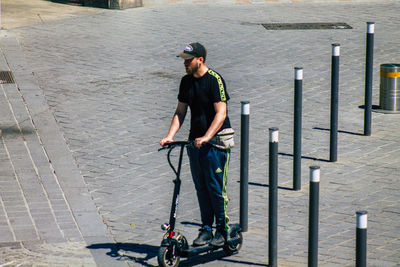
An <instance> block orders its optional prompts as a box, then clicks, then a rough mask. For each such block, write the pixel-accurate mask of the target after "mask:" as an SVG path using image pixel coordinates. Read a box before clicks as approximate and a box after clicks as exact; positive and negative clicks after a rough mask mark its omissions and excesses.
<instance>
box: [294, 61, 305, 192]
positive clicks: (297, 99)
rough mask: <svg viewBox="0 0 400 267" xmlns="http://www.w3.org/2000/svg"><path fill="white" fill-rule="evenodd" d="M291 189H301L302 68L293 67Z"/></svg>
mask: <svg viewBox="0 0 400 267" xmlns="http://www.w3.org/2000/svg"><path fill="white" fill-rule="evenodd" d="M294 70H295V80H294V127H293V128H294V135H293V139H294V140H293V189H294V190H296V191H297V190H300V189H301V115H302V91H303V88H302V86H303V68H297V67H296V68H294Z"/></svg>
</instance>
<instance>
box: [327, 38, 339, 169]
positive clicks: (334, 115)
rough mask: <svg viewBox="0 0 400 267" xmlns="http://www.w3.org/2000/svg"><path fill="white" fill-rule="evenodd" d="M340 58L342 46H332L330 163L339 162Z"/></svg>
mask: <svg viewBox="0 0 400 267" xmlns="http://www.w3.org/2000/svg"><path fill="white" fill-rule="evenodd" d="M339 56H340V44H332V74H331V129H330V150H329V161H330V162H336V161H337V136H338V113H339V111H338V106H339Z"/></svg>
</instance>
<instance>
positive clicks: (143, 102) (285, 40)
mask: <svg viewBox="0 0 400 267" xmlns="http://www.w3.org/2000/svg"><path fill="white" fill-rule="evenodd" d="M399 7H400V6H399V3H398V2H396V1H388V2H382V3H377V2H371V3H332V4H327V3H323V4H321V3H318V4H316V3H315V4H274V5H268V4H264V3H258V4H254V5H236V4H235V5H234V4H231V3H226V4H218V5H214V4H210V3H204V4H202V5H196V4H193V5H192V4H171V5H164V6H156V7H151V8H139V9H131V10H124V11H109V12H104V13H97V14H93V15H89V16H83V17H78V18H74V19H66V20H62V21H55V22H52V23H45V24H37V25H31V26H27V27H22V28H18V29H14V30H10V31H7V33H6V36H4V37H3V38H2V40H1V41H2V42H1V43H2V44H4V45H3V46H2V51H3V54H4V57H5V58H6V59H7V64H6V65H5V66H10V69H11V70H13V71H14V72H15V73H16V78H17V82H18V79H23V80H31V79H32V78H33V80H34V81H35V83H36V82H37V84H38V86H39V88H40V90H37V87H36V88H35V86H34V84H35V83H33V82H29V83H28V82H26V84H27V86H26V87H25V88H24V87H23V86H21V87H20V88H19V89H20V90H19V91H20V93H21V94H22V96H23V97H24V100H25V103H26V107H27V110H28V111H29V114H30V115H31V118H32V119H33V121H34V125H35V127H36V130H35V131H36V134H37V135H38V136H39V137H40V138H39V140H41V141H40V142H39V143H40V144H41V145H42V146H43V147H44V149H45V151H46V155H47V156H48V157H49V159H51V163H52V166H53V168H54V170H55V172H56V174H57V177H58V176H59V177H60V179H59V185H60V188H62V190H63V192H64V194H65V202H66V203H69V206H70V209H71V212H72V213H74V211H75V209H77V210H76V211H77V213H76V214H80V212H85V211H94V210H96V212H97V211H98V213H99V214H100V216H99V218H98V220H97V222H98V223H99V224H100V225H101V224H102V222H104V224H103V225H102V226H103V227H104V228H102V227H101V226H100V225H99V224H94V226H95V229H94V230H95V231H99V230H100V231H104V232H108V233H110V236H107V235H104V236H103V237H104V238H102V237H99V236H90V234H88V235H85V234H84V232H85V231H83V232H82V236H83V239H84V240H85V241H86V242H87V243H88V244H90V246H89V248H91V250H92V253H93V255H94V258H95V259H96V260H97V261H96V262H97V263H98V262H102V261H103V260H111V261H112V262H113V263H116V264H119V263H122V264H128V265H130V266H141V265H144V266H154V265H156V264H157V260H156V255H157V251H158V246H159V243H160V241H161V237H162V231H161V230H160V228H159V227H160V224H161V223H163V222H165V221H166V220H167V219H168V217H169V205H170V201H171V192H172V182H171V180H172V178H173V177H172V176H173V175H172V171H170V169H169V166H168V164H167V163H166V160H165V155H164V153H160V152H157V149H158V141H159V139H160V138H162V136H163V134H164V133H166V131H167V130H168V127H169V124H170V119H171V116H172V113H173V110H174V108H175V106H176V95H177V92H178V84H179V80H180V77H181V76H182V75H183V74H184V73H183V71H184V69H183V65H182V62H181V61H179V60H177V59H176V57H175V55H176V54H177V53H179V51H180V50H181V49H182V48H183V47H184V45H185V44H187V43H189V42H192V41H200V42H202V43H203V44H204V45H205V46H206V47H207V48H208V52H209V56H208V59H207V62H208V63H209V66H211V67H213V68H215V69H216V70H217V71H219V72H220V73H221V74H222V75H223V77H224V78H225V80H226V81H227V85H228V90H229V93H230V95H231V100H230V103H229V112H230V118H231V121H232V124H233V127H234V128H235V129H237V133H238V136H237V141H238V142H237V148H235V149H234V150H233V151H232V158H231V163H230V171H229V182H228V195H229V197H230V200H231V202H230V206H229V212H228V213H229V215H230V217H231V221H232V222H237V221H238V202H239V193H238V192H239V183H238V180H239V166H240V163H239V156H240V153H239V149H238V148H239V147H240V142H239V140H240V131H239V129H240V101H243V100H249V101H250V111H251V115H250V116H251V117H250V173H249V178H250V182H251V183H250V184H249V231H248V232H247V233H245V235H244V236H245V241H244V246H243V248H242V251H241V252H240V253H239V254H237V255H234V256H232V257H223V255H221V254H220V253H219V252H217V253H212V254H210V255H207V256H205V257H197V258H194V259H190V260H184V261H183V262H182V263H183V266H192V265H204V266H232V265H241V266H252V265H253V266H254V265H256V266H266V265H267V263H268V262H267V260H268V255H267V250H268V249H267V244H268V236H267V229H268V228H267V227H268V225H267V222H268V218H267V214H268V212H267V207H268V177H267V173H268V141H267V140H268V136H267V133H268V128H269V127H279V129H280V143H279V152H280V153H281V154H280V155H279V185H280V186H282V187H286V188H289V189H290V188H291V185H292V169H291V168H292V139H293V138H292V134H293V129H292V127H293V77H294V67H296V66H302V67H303V68H304V83H303V88H304V95H303V100H304V102H303V156H304V159H303V160H302V190H301V191H299V192H294V191H292V190H284V189H282V190H279V212H278V216H279V217H278V230H279V243H278V249H279V251H278V262H279V265H280V266H305V265H306V264H307V233H308V232H307V231H308V230H307V216H308V194H309V190H308V167H309V166H310V165H320V166H321V200H320V208H321V213H320V241H321V244H320V251H319V252H320V255H319V260H320V264H321V265H322V266H353V265H354V255H355V249H354V244H355V212H356V211H357V210H361V209H362V210H364V209H365V210H368V214H369V229H368V238H369V239H368V240H369V251H368V262H369V265H370V266H396V265H397V264H398V262H400V258H399V255H400V243H399V240H398V238H399V235H400V233H399V230H398V229H400V225H399V221H400V220H399V213H398V209H397V208H396V207H397V206H398V205H397V204H398V200H399V197H400V195H399V194H398V193H397V192H398V191H399V190H398V189H399V175H398V174H399V173H400V172H399V171H400V170H399V166H400V165H399V164H400V156H399V154H398V152H399V147H400V146H399V142H400V141H399V138H398V131H399V129H400V121H399V119H400V117H399V115H396V114H380V113H373V114H372V125H373V131H372V136H370V137H365V136H362V129H363V121H362V120H363V119H362V118H363V109H361V108H360V106H361V105H362V104H363V90H364V61H365V30H366V22H367V21H375V23H376V27H375V31H376V34H375V61H374V83H373V103H374V104H376V103H378V96H379V64H382V63H387V62H395V61H400V58H399V57H398V53H397V52H396V47H398V46H399V44H400V38H399V37H398V36H400V33H399V32H398V28H399V27H395V26H396V25H397V24H398V23H397V22H396V21H397V19H396V18H397V17H398V14H397V13H398V12H397V10H398V9H399ZM221 14H222V15H221ZM272 22H281V23H293V22H298V23H302V22H346V23H348V24H349V25H351V26H352V28H353V29H350V30H307V31H306V30H294V31H268V30H266V29H265V28H264V27H262V26H261V24H262V23H272ZM332 43H340V44H341V59H340V74H341V76H340V89H339V90H340V98H339V129H340V132H339V146H338V152H339V154H338V162H336V163H330V162H328V161H327V159H328V156H329V143H328V142H329V95H330V60H331V54H330V53H331V44H332ZM7 47H8V48H7ZM20 51H23V54H24V60H25V62H24V63H21V62H19V61H18V60H17V61H15V60H13V59H15V58H18V57H20V55H21V53H20ZM18 73H19V74H18ZM17 74H18V75H19V76H18V75H17ZM19 77H20V78H19ZM24 83H25V82H24ZM3 88H4V87H3ZM8 89H10V88H8ZM8 89H7V88H5V89H3V92H5V97H4V99H1V98H0V101H3V102H4V103H5V104H7V105H10V104H9V103H11V106H12V107H13V105H12V103H13V101H17V100H18V97H16V96H18V95H16V96H15V98H11V95H10V99H7V96H8V95H9V94H7V90H8ZM40 103H42V104H43V103H47V105H48V106H49V107H50V108H44V109H43V108H41V107H40ZM45 107H46V105H45ZM4 113H5V114H6V115H5V116H4V118H7V119H5V120H4V125H7V126H13V125H14V124H15V123H14V122H15V120H16V121H18V119H19V120H21V119H23V118H24V113H23V112H21V113H18V112H15V113H14V115H13V114H9V113H10V112H7V109H5V110H4ZM52 116H54V117H52ZM25 117H26V116H25ZM52 118H53V119H52ZM26 127H27V126H26ZM11 129H12V131H9V132H7V134H3V136H4V137H3V143H4V144H5V147H6V146H7V144H8V143H9V144H10V145H9V146H10V151H16V152H15V153H24V151H27V150H26V147H24V146H21V145H20V143H19V142H15V144H14V143H12V140H13V138H20V140H21V138H22V137H20V132H21V131H20V128H18V127H14V128H11ZM21 129H22V128H21ZM24 129H25V128H24ZM28 129H29V128H28ZM58 130H59V131H58ZM187 133H188V122H186V123H185V124H184V126H183V127H182V129H181V132H180V133H179V135H178V136H177V139H184V138H186V136H187ZM33 134H34V133H32V132H31V135H33ZM54 135H56V136H58V137H57V138H56V139H54V140H53V139H52V138H51V137H52V136H54ZM60 137H62V138H60ZM62 139H64V141H62ZM30 142H33V141H32V140H31V141H30V139H28V140H27V147H28V148H31V147H32V150H34V149H33V147H34V146H33V145H32V146H30ZM65 144H67V146H66V145H65ZM12 149H14V150H12ZM35 150H36V149H35ZM26 153H27V152H25V154H26ZM71 154H72V155H71ZM31 155H33V154H31ZM3 156H4V157H5V158H6V157H7V158H12V155H11V156H10V155H8V154H7V150H5V152H4V155H3ZM35 158H36V157H35ZM35 158H33V161H34V162H35ZM15 162H16V163H17V161H15ZM11 163H13V161H11ZM11 163H9V164H11ZM18 164H20V165H21V166H24V168H22V167H20V168H19V169H18V168H17V167H14V169H15V171H14V169H13V168H12V167H11V168H10V167H8V168H9V169H10V170H11V171H12V172H11V173H16V174H17V175H18V171H19V172H20V173H21V175H27V173H26V172H24V170H29V169H27V168H28V167H29V166H30V165H29V164H27V166H25V165H24V164H25V163H24V161H23V160H22V161H21V162H18ZM74 164H76V166H75V167H77V168H76V169H73V170H72V169H71V168H72V167H73V166H74ZM17 170H18V171H17ZM28 173H31V171H30V172H28ZM39 174H40V172H39ZM67 174H69V175H67ZM182 175H183V177H185V178H184V182H183V185H182V196H181V202H180V203H181V206H180V209H179V221H178V224H177V225H178V228H179V229H180V230H181V231H182V232H184V233H185V235H186V236H187V238H188V239H189V240H192V239H193V238H194V237H195V236H196V235H197V228H198V224H199V222H200V218H199V213H198V208H197V200H196V197H195V192H194V188H193V185H192V183H191V179H190V173H189V170H188V162H187V159H185V160H184V164H183V173H182ZM27 177H30V178H29V179H30V180H32V179H33V178H32V176H28V175H27ZM82 177H83V180H81V182H82V181H84V182H82V183H81V182H80V183H75V181H77V180H78V178H82ZM27 179H28V178H27ZM29 179H28V182H29V181H30V180H29ZM21 181H22V180H21ZM12 182H14V181H11V183H6V184H5V185H6V186H12ZM32 184H35V183H34V182H32ZM17 185H18V188H19V187H20V185H19V184H18V183H17ZM21 185H22V183H21ZM36 186H37V185H36ZM14 188H15V185H14ZM4 203H5V202H4ZM32 203H35V202H32ZM38 203H39V202H38ZM80 203H81V204H84V205H83V206H82V207H81V209H79V204H80ZM28 204H29V203H26V201H25V200H24V199H22V200H21V201H20V202H19V205H18V207H26V206H27V205H28ZM61 204H62V203H61ZM4 205H5V204H4ZM32 205H34V204H32ZM49 205H52V206H54V205H55V204H54V205H53V204H52V203H51V201H50V204H49ZM57 205H58V204H57ZM34 208H38V207H36V206H35V207H34ZM53 209H54V210H55V208H53ZM63 210H65V209H63ZM3 212H4V211H3ZM55 214H56V213H55V212H54V216H55ZM74 214H75V213H74ZM86 215H87V217H86V218H91V217H92V216H95V217H96V213H95V212H93V213H92V212H88V213H87V214H86ZM32 217H33V215H32ZM55 217H56V219H57V216H55ZM83 218H85V216H83ZM88 220H89V219H88ZM85 221H86V220H85V219H84V220H83V222H79V219H76V222H77V225H78V226H79V225H80V223H82V225H83V226H85V223H84V222H85ZM33 222H35V221H34V220H33ZM32 225H33V223H32ZM58 225H60V224H58ZM61 225H62V224H61ZM68 226H71V225H70V224H68ZM4 229H5V230H4V231H7V229H8V228H7V227H5V228H4ZM52 229H56V228H52ZM82 229H84V227H83V228H82ZM10 231H11V230H10ZM54 231H55V230H54ZM86 233H91V231H89V230H87V232H86ZM50 234H51V233H50ZM54 234H55V233H54ZM96 235H97V234H96ZM15 241H16V240H10V241H9V242H14V243H12V244H20V243H18V242H17V243H15ZM80 242H82V240H81V241H80Z"/></svg>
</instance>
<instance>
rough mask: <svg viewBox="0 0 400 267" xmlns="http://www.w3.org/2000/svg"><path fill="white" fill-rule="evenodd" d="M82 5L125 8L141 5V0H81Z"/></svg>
mask: <svg viewBox="0 0 400 267" xmlns="http://www.w3.org/2000/svg"><path fill="white" fill-rule="evenodd" d="M83 5H84V6H92V7H101V8H111V9H125V8H131V7H141V6H143V2H142V0H83Z"/></svg>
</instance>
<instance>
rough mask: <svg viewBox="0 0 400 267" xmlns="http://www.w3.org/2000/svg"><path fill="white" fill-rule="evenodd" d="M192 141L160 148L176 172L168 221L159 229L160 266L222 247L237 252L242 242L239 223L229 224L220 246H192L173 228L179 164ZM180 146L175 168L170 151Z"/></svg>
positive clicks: (179, 185) (176, 203) (225, 250)
mask: <svg viewBox="0 0 400 267" xmlns="http://www.w3.org/2000/svg"><path fill="white" fill-rule="evenodd" d="M192 145H193V142H188V141H178V142H172V143H168V144H166V145H165V146H164V147H163V148H160V149H159V151H160V150H163V149H168V153H167V158H168V163H169V166H170V167H171V169H172V170H173V171H174V173H175V174H176V178H175V179H174V180H173V182H174V184H175V186H174V194H173V197H172V206H171V213H170V217H169V223H164V224H163V225H161V229H162V230H164V231H166V233H165V234H164V237H163V240H162V241H161V245H160V249H159V251H158V256H157V259H158V264H159V266H162V267H167V266H174V267H176V266H178V265H179V262H180V259H181V257H192V256H195V255H198V254H201V253H209V252H212V251H214V250H218V249H221V248H222V249H223V250H224V252H225V254H226V255H228V256H229V255H233V254H236V253H238V251H239V250H240V248H241V246H242V243H243V236H242V232H241V228H240V226H239V224H233V225H230V230H229V232H228V238H227V241H226V242H225V245H224V246H222V247H215V246H212V245H210V244H207V245H204V246H199V247H197V246H196V247H194V246H191V245H189V244H188V242H187V240H186V238H185V236H183V235H182V234H181V233H180V232H179V231H177V230H175V221H176V217H177V209H178V203H179V192H180V188H181V179H180V174H181V166H182V157H183V151H184V148H185V146H192ZM176 147H180V148H181V149H180V153H179V160H178V166H177V167H178V168H177V169H175V167H174V165H173V164H172V163H171V158H170V156H171V152H172V150H173V149H174V148H176Z"/></svg>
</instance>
